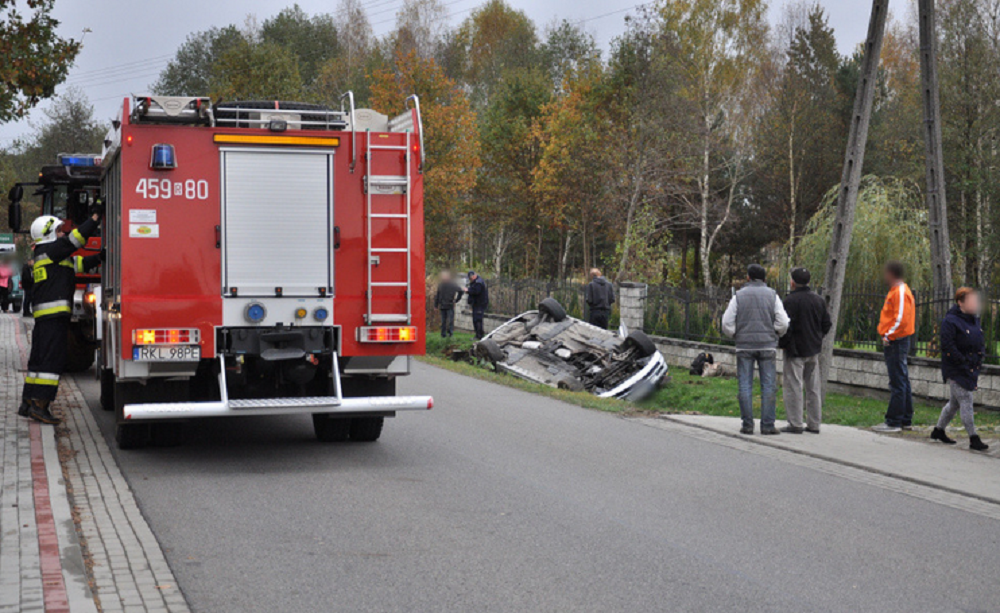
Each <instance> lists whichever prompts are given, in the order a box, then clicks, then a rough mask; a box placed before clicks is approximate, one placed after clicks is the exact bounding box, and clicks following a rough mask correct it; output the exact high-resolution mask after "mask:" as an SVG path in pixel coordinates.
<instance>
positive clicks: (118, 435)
mask: <svg viewBox="0 0 1000 613" xmlns="http://www.w3.org/2000/svg"><path fill="white" fill-rule="evenodd" d="M115 442H116V443H117V444H118V448H119V449H122V450H128V449H142V448H143V447H145V446H146V444H147V443H149V426H148V425H146V424H118V425H117V426H115Z"/></svg>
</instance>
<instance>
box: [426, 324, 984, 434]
mask: <svg viewBox="0 0 1000 613" xmlns="http://www.w3.org/2000/svg"><path fill="white" fill-rule="evenodd" d="M473 340H474V339H473V338H472V335H471V334H466V333H462V332H456V333H455V336H454V337H452V338H451V339H442V338H441V337H440V336H438V335H433V336H430V337H428V339H427V356H426V357H425V358H421V359H423V360H424V361H425V362H427V363H429V364H433V365H434V366H438V367H441V368H445V369H447V370H451V371H453V372H456V373H459V374H462V375H466V376H469V377H474V378H477V379H482V380H484V381H491V382H493V383H499V384H501V385H507V386H510V387H513V388H516V389H520V390H524V391H527V392H532V393H536V394H542V395H544V396H548V397H550V398H555V399H558V400H562V401H564V402H568V403H570V404H575V405H579V406H582V407H585V408H588V409H597V410H600V411H607V412H612V413H624V414H638V413H683V414H692V415H694V414H701V415H717V416H723V417H739V414H740V408H739V403H738V402H737V400H736V391H737V384H736V379H732V378H725V377H715V378H708V379H703V378H701V377H695V376H692V375H690V374H688V372H687V370H683V369H680V368H671V370H670V382H669V383H668V384H667V385H666V386H664V387H663V389H661V390H659V391H657V392H656V394H654V395H653V397H652V398H649V399H648V400H645V401H643V402H641V403H629V402H623V401H621V400H612V399H606V398H598V397H596V396H593V395H591V394H587V393H583V392H568V391H565V390H558V389H554V388H551V387H548V386H545V385H541V384H538V383H532V382H530V381H525V380H523V379H518V378H517V377H513V376H510V375H506V374H502V373H495V372H493V371H491V370H489V369H488V368H485V367H479V366H474V365H472V364H467V363H464V362H455V361H452V360H450V359H448V358H446V357H445V355H446V354H447V353H449V352H451V351H452V350H454V349H468V348H470V347H471V346H472V343H473ZM754 393H755V398H754V414H755V415H756V416H757V417H758V418H759V417H760V388H759V384H758V385H755V386H754ZM782 395H783V389H782V388H780V387H779V388H778V419H779V420H783V419H785V408H784V400H783V397H782ZM885 408H886V406H885V402H884V401H881V400H874V399H871V398H862V397H858V396H852V395H849V394H832V393H831V394H827V398H826V404H825V405H824V407H823V423H827V424H837V425H842V426H854V427H857V428H865V427H870V426H874V425H876V424H880V423H882V420H883V417H884V416H885ZM940 413H941V405H940V404H931V403H928V402H926V401H919V400H918V401H915V402H914V407H913V423H914V425H916V426H931V425H934V424H935V423H936V422H937V419H938V415H940ZM976 423H977V424H978V425H981V426H993V427H995V426H1000V412H997V411H979V412H977V413H976Z"/></svg>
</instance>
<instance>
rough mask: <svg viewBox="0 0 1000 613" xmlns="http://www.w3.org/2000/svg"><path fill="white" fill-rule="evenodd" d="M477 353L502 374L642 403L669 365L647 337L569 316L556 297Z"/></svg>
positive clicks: (509, 325)
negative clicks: (616, 332)
mask: <svg viewBox="0 0 1000 613" xmlns="http://www.w3.org/2000/svg"><path fill="white" fill-rule="evenodd" d="M473 352H474V353H475V355H476V356H478V357H480V358H482V359H486V360H489V361H490V362H492V363H493V364H494V366H495V368H496V369H497V370H498V371H501V372H508V373H510V374H512V375H516V376H518V377H521V378H523V379H527V380H529V381H534V382H536V383H543V384H545V385H549V386H552V387H558V388H561V389H568V390H573V391H583V390H586V391H588V392H590V393H592V394H594V395H596V396H601V397H603V398H621V399H628V400H634V401H637V400H642V399H643V398H646V397H647V396H649V395H650V394H652V393H653V392H654V391H656V389H657V387H658V386H659V384H660V382H661V381H662V380H663V378H664V377H665V376H666V374H667V363H666V362H665V361H664V359H663V356H662V355H660V352H659V351H657V350H656V345H655V344H653V341H652V340H650V339H649V337H648V336H646V335H645V334H644V333H642V332H639V331H633V332H630V333H628V334H627V335H626V336H625V337H624V338H622V337H621V336H619V335H618V334H615V333H614V332H609V331H607V330H605V329H603V328H598V327H597V326H592V325H590V324H588V323H587V322H584V321H580V320H579V319H575V318H573V317H569V316H568V315H566V311H565V309H563V307H562V305H560V304H559V303H558V302H557V301H556V300H555V299H553V298H546V299H545V300H542V302H541V304H539V305H538V310H537V311H528V312H527V313H522V314H521V315H518V316H517V317H515V318H514V319H511V320H510V321H508V322H507V323H505V324H503V325H502V326H500V327H499V328H497V329H496V330H494V331H493V332H491V333H489V334H488V335H486V337H485V338H483V340H481V341H479V342H478V343H476V344H475V346H474V347H473Z"/></svg>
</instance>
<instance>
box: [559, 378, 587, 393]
mask: <svg viewBox="0 0 1000 613" xmlns="http://www.w3.org/2000/svg"><path fill="white" fill-rule="evenodd" d="M555 384H556V387H558V388H559V389H561V390H569V391H571V392H582V391H583V390H584V387H583V381H580V380H579V379H577V378H576V377H574V376H573V375H568V374H562V375H559V376H558V377H556V379H555Z"/></svg>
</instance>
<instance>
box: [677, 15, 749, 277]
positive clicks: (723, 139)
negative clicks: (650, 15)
mask: <svg viewBox="0 0 1000 613" xmlns="http://www.w3.org/2000/svg"><path fill="white" fill-rule="evenodd" d="M766 8H767V6H766V3H765V2H764V0H664V1H663V2H662V3H661V4H660V5H659V6H658V10H659V12H660V15H661V17H662V19H663V35H664V36H665V37H667V38H668V39H669V40H670V41H671V42H672V43H673V46H674V47H675V49H676V56H675V57H674V68H675V69H676V71H677V75H678V77H679V78H680V79H681V87H680V91H681V95H682V97H684V98H686V99H687V100H688V101H689V102H690V103H691V104H692V105H693V108H694V115H695V116H694V121H695V122H696V123H695V126H694V127H693V128H692V131H693V135H694V137H695V138H696V140H697V143H698V146H697V147H696V155H695V156H694V159H692V160H690V168H689V173H690V179H691V181H692V182H693V184H694V185H695V187H696V191H695V193H694V194H692V196H691V197H689V198H687V199H686V200H685V201H686V202H687V203H688V204H690V206H691V208H692V209H693V212H694V216H695V223H696V226H697V229H698V233H699V247H698V250H699V255H700V260H701V274H702V282H703V283H704V285H705V287H706V288H710V287H712V285H713V284H712V268H711V256H712V251H713V248H714V246H715V243H716V240H717V239H718V236H719V232H720V231H721V230H722V228H723V227H724V226H725V224H726V223H727V222H728V221H729V220H730V218H731V216H732V211H733V203H734V202H735V201H736V199H737V197H739V196H740V192H739V187H740V183H741V181H742V180H743V179H744V178H745V177H746V171H747V167H746V164H745V161H746V160H745V156H746V155H747V153H748V152H747V150H746V147H745V145H746V144H747V141H748V134H747V130H748V127H749V121H748V120H749V115H750V113H749V108H748V106H750V105H753V104H755V101H754V100H752V99H751V98H750V96H751V95H752V90H753V87H754V85H755V81H756V79H757V76H758V75H759V71H760V68H761V66H762V65H763V62H764V60H765V58H766V53H767V36H768V26H767V21H766Z"/></svg>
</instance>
